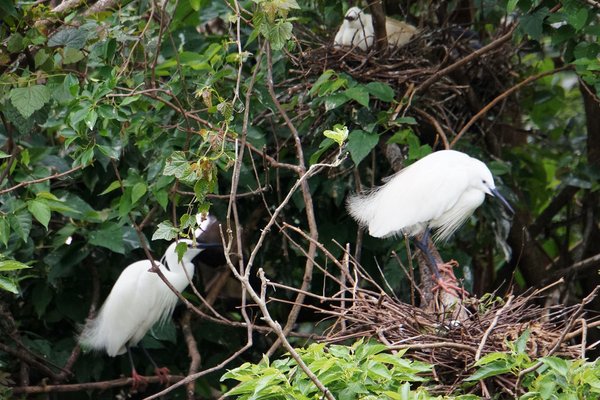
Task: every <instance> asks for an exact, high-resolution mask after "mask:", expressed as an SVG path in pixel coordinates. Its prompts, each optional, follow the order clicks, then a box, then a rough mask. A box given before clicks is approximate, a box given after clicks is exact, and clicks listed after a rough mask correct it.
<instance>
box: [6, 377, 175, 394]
mask: <svg viewBox="0 0 600 400" xmlns="http://www.w3.org/2000/svg"><path fill="white" fill-rule="evenodd" d="M143 378H144V380H145V381H147V382H148V383H160V382H161V379H163V381H164V379H165V378H164V377H158V376H145V377H143ZM183 378H184V377H183V376H180V375H168V377H167V379H168V381H169V383H175V382H179V381H181V380H182V379H183ZM132 383H133V379H132V378H119V379H113V380H110V381H102V382H87V383H73V384H63V385H40V386H16V387H13V388H11V390H12V392H13V393H14V394H35V393H65V392H83V391H85V390H106V389H110V388H115V387H122V386H131V384H132Z"/></svg>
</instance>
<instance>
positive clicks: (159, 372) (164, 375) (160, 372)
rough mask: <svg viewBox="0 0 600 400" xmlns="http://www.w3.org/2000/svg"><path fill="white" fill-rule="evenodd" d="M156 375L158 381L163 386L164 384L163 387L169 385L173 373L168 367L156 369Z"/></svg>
mask: <svg viewBox="0 0 600 400" xmlns="http://www.w3.org/2000/svg"><path fill="white" fill-rule="evenodd" d="M154 373H155V374H156V376H158V380H159V381H160V383H161V384H163V385H168V384H169V374H170V373H171V371H169V368H167V367H162V368H155V369H154Z"/></svg>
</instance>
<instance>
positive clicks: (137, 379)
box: [125, 345, 148, 390]
mask: <svg viewBox="0 0 600 400" xmlns="http://www.w3.org/2000/svg"><path fill="white" fill-rule="evenodd" d="M125 348H126V349H127V355H128V356H129V363H130V364H131V379H132V380H133V383H132V384H131V387H132V388H133V389H134V390H137V388H138V387H140V386H141V387H143V386H145V385H147V384H148V381H146V378H144V377H143V376H142V375H140V374H138V373H137V371H136V369H135V364H134V363H133V356H132V355H131V347H130V346H129V345H126V346H125Z"/></svg>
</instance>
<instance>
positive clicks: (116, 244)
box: [88, 222, 125, 254]
mask: <svg viewBox="0 0 600 400" xmlns="http://www.w3.org/2000/svg"><path fill="white" fill-rule="evenodd" d="M88 243H90V244H92V245H94V246H101V247H105V248H107V249H109V250H111V251H114V252H115V253H120V254H124V253H125V244H124V243H123V227H122V226H120V225H118V224H115V223H112V222H107V223H104V224H102V225H100V227H99V228H98V229H96V230H93V231H92V232H90V234H89V236H88Z"/></svg>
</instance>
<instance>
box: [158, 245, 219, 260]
mask: <svg viewBox="0 0 600 400" xmlns="http://www.w3.org/2000/svg"><path fill="white" fill-rule="evenodd" d="M180 243H184V244H185V245H186V249H185V253H183V256H182V257H181V261H182V262H183V263H188V262H191V261H192V259H193V258H194V257H196V256H197V255H198V254H200V253H202V252H203V251H204V250H205V249H208V248H213V247H223V246H222V245H221V243H201V242H198V241H196V240H194V241H192V240H190V239H179V240H177V241H175V242H173V243H171V245H170V246H169V247H168V248H167V251H166V252H165V257H166V258H167V262H168V260H169V258H170V257H176V258H175V259H179V256H178V254H177V245H178V244H180Z"/></svg>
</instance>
